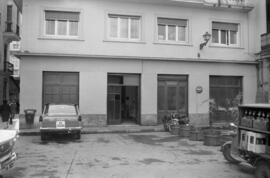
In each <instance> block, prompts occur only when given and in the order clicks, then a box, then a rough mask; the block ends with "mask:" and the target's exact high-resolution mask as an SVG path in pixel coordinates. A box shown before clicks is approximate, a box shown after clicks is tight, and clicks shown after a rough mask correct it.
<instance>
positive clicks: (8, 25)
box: [6, 21, 20, 36]
mask: <svg viewBox="0 0 270 178" xmlns="http://www.w3.org/2000/svg"><path fill="white" fill-rule="evenodd" d="M6 32H11V33H16V35H18V36H20V26H19V25H16V27H15V28H14V27H13V23H12V22H9V21H6Z"/></svg>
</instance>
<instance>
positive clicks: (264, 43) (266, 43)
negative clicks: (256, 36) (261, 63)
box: [261, 33, 270, 49]
mask: <svg viewBox="0 0 270 178" xmlns="http://www.w3.org/2000/svg"><path fill="white" fill-rule="evenodd" d="M269 47H270V33H264V34H262V35H261V49H265V48H269Z"/></svg>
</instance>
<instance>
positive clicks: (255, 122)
mask: <svg viewBox="0 0 270 178" xmlns="http://www.w3.org/2000/svg"><path fill="white" fill-rule="evenodd" d="M269 119H270V113H269V112H268V113H266V112H265V111H263V110H253V109H246V110H244V111H243V112H242V116H241V117H240V123H239V124H240V126H242V127H244V128H246V130H240V144H239V147H240V149H242V150H247V151H251V152H254V153H266V152H269V151H270V149H269V146H268V145H270V143H269V142H268V141H267V140H269V139H268V138H267V134H264V133H259V132H258V131H269ZM268 150H269V151H268Z"/></svg>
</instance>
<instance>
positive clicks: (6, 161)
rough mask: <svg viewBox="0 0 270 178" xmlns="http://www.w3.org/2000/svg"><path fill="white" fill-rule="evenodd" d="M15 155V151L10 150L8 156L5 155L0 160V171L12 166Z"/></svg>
mask: <svg viewBox="0 0 270 178" xmlns="http://www.w3.org/2000/svg"><path fill="white" fill-rule="evenodd" d="M16 159H17V155H16V153H15V152H12V153H11V154H9V155H8V156H5V157H4V158H2V159H1V160H0V172H3V171H5V170H8V169H10V168H12V167H13V166H14V163H15V160H16Z"/></svg>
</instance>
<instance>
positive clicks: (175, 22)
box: [158, 18, 187, 27]
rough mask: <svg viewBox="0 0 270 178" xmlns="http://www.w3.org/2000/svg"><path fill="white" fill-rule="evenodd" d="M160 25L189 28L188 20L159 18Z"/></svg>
mask: <svg viewBox="0 0 270 178" xmlns="http://www.w3.org/2000/svg"><path fill="white" fill-rule="evenodd" d="M158 24H163V25H177V26H181V27H186V26H187V20H184V19H169V18H158Z"/></svg>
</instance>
